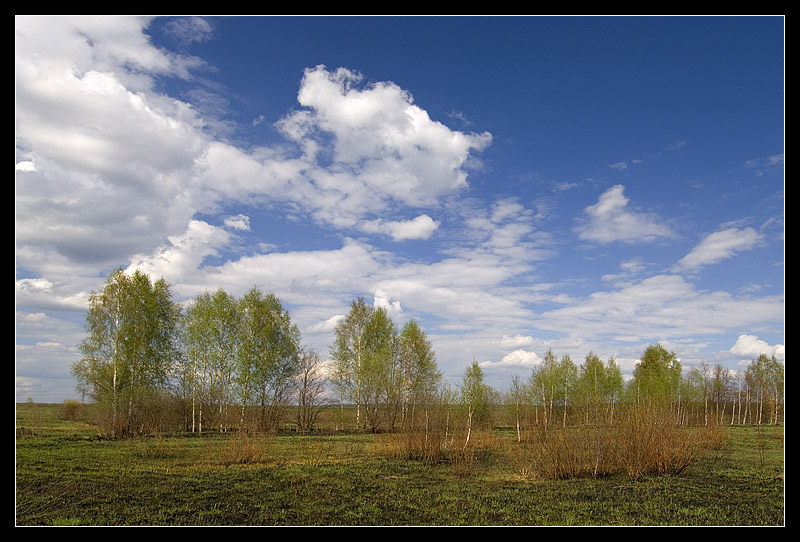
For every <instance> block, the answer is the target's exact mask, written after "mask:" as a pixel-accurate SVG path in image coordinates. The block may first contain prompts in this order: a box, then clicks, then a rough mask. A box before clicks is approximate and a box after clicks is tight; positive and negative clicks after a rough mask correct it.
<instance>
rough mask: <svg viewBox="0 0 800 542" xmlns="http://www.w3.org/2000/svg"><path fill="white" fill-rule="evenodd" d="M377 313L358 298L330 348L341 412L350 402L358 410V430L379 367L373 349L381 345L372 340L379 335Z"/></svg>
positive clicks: (333, 379) (339, 325)
mask: <svg viewBox="0 0 800 542" xmlns="http://www.w3.org/2000/svg"><path fill="white" fill-rule="evenodd" d="M374 313H375V309H373V308H372V307H370V306H368V305H367V304H366V302H365V301H364V298H362V297H359V298H358V299H357V300H355V301H353V302H352V304H351V305H350V312H349V313H348V314H347V315H346V316H345V317H344V318H343V319H342V320H340V321H339V323H338V324H337V325H336V328H335V330H334V342H333V344H332V345H331V358H332V360H333V372H332V381H333V383H334V385H335V387H336V389H337V390H338V392H339V396H340V398H341V404H342V409H343V408H344V401H345V400H347V401H349V402H351V403H352V404H355V407H356V427H357V428H358V429H361V428H362V422H363V410H364V407H365V404H366V402H367V401H368V400H369V394H370V393H371V392H370V390H373V389H374V387H375V383H374V382H373V381H372V377H373V369H374V367H375V363H376V359H375V358H376V356H375V353H374V351H373V350H374V348H375V347H376V346H377V345H379V344H380V341H377V340H376V338H375V337H373V336H371V334H372V333H374V332H375V331H376V325H375V322H373V315H374Z"/></svg>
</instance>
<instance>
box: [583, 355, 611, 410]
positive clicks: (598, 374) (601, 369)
mask: <svg viewBox="0 0 800 542" xmlns="http://www.w3.org/2000/svg"><path fill="white" fill-rule="evenodd" d="M606 376H607V375H606V368H605V366H604V365H603V362H602V361H601V360H600V358H599V357H598V356H597V354H595V353H594V352H589V354H587V355H586V358H585V359H584V362H583V364H582V365H581V366H580V369H579V375H578V381H577V385H576V390H575V392H576V396H577V397H578V398H579V399H580V402H581V403H582V405H583V409H584V412H583V413H584V421H585V422H586V423H589V422H594V423H597V422H598V421H600V417H601V416H600V412H601V410H602V408H603V407H604V405H605V403H606V394H607V392H606V388H607V383H606Z"/></svg>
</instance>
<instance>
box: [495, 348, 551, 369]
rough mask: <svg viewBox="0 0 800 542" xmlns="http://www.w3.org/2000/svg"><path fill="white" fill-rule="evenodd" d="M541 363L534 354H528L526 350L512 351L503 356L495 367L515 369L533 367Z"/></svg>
mask: <svg viewBox="0 0 800 542" xmlns="http://www.w3.org/2000/svg"><path fill="white" fill-rule="evenodd" d="M540 362H541V358H540V357H539V355H538V354H536V352H529V351H527V350H514V351H513V352H510V353H508V354H506V355H505V356H503V358H502V359H501V360H500V361H499V362H497V364H496V365H503V366H515V367H528V368H530V367H533V366H535V365H538V364H539V363H540Z"/></svg>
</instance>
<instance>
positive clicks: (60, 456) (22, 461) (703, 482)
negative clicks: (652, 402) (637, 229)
mask: <svg viewBox="0 0 800 542" xmlns="http://www.w3.org/2000/svg"><path fill="white" fill-rule="evenodd" d="M16 411H17V412H16V418H17V420H16V458H15V459H16V511H15V522H16V525H17V526H51V525H55V526H81V525H90V526H122V525H125V526H145V525H146V526H180V525H203V526H208V525H227V526H232V525H241V526H246V525H259V526H468V525H475V526H650V525H653V526H655V525H671V526H739V525H747V526H782V525H784V524H785V485H784V475H783V474H784V459H785V452H784V450H785V448H784V426H783V425H782V424H780V425H745V426H730V427H725V428H722V430H721V432H720V433H719V434H718V435H717V441H716V443H715V445H713V446H710V445H709V446H704V447H703V449H702V451H701V452H698V453H696V454H695V455H693V456H692V460H691V461H690V462H688V461H687V464H686V465H685V466H684V467H685V468H680V469H675V471H674V472H671V473H669V474H664V475H656V474H650V473H646V474H643V475H641V476H638V477H637V478H636V480H635V481H633V480H632V479H631V477H630V476H629V475H627V474H626V473H624V472H608V473H602V474H600V475H591V474H587V473H586V472H576V473H575V474H574V475H569V476H565V475H563V473H561V475H553V476H548V475H545V474H543V473H542V472H540V471H535V470H531V469H530V468H529V467H530V463H528V462H526V461H524V460H522V458H524V457H525V456H524V454H522V453H521V449H522V448H521V444H520V443H519V442H517V437H516V434H515V432H514V431H512V430H511V429H510V428H503V427H495V428H493V429H492V430H491V431H485V432H480V433H477V434H475V435H473V437H472V442H471V444H470V453H469V454H450V455H448V456H447V457H446V458H441V459H439V460H436V461H428V460H420V459H418V458H413V457H410V456H409V454H405V453H401V452H402V450H403V449H404V448H403V443H402V436H399V435H395V434H388V433H384V434H371V433H346V432H336V431H319V432H315V433H310V434H295V433H291V432H278V433H272V434H263V433H262V434H260V433H254V434H249V433H242V432H238V431H232V432H230V433H224V434H220V433H216V432H207V433H204V434H202V435H198V434H196V433H195V434H191V433H188V434H187V433H181V434H158V435H152V436H146V437H137V438H128V439H118V440H112V439H106V438H103V437H102V434H101V433H100V432H99V431H98V430H97V428H96V427H95V426H93V425H91V424H89V423H87V422H86V421H83V420H81V419H77V420H73V421H68V420H67V419H66V418H71V417H72V416H65V415H64V409H63V405H52V404H35V403H25V404H17V405H16ZM682 431H696V429H693V428H685V429H682Z"/></svg>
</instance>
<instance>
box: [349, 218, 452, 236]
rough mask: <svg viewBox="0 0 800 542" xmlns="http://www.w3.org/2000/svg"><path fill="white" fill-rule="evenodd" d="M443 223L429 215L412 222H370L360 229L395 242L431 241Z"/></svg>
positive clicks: (363, 223)
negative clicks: (382, 235) (387, 237)
mask: <svg viewBox="0 0 800 542" xmlns="http://www.w3.org/2000/svg"><path fill="white" fill-rule="evenodd" d="M440 224H441V222H439V221H434V220H433V219H432V218H431V217H429V216H428V215H420V216H418V217H416V218H413V219H411V220H398V221H391V220H383V219H377V220H368V221H364V222H362V223H361V226H360V229H361V231H363V232H366V233H380V234H385V235H388V236H390V237H391V238H392V239H394V240H395V241H405V240H409V239H422V240H424V239H430V237H431V235H433V232H435V231H436V229H437V228H438V227H439V225H440Z"/></svg>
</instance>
